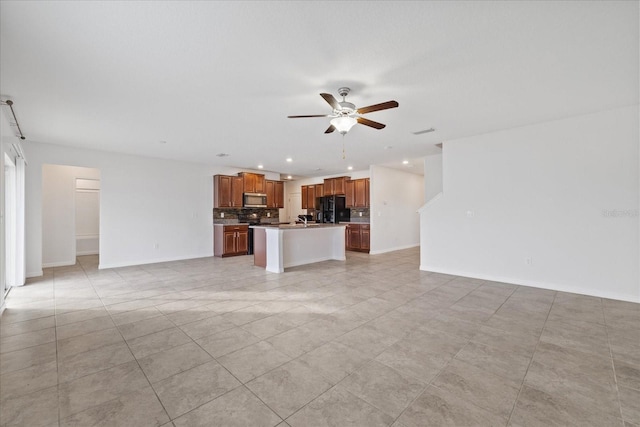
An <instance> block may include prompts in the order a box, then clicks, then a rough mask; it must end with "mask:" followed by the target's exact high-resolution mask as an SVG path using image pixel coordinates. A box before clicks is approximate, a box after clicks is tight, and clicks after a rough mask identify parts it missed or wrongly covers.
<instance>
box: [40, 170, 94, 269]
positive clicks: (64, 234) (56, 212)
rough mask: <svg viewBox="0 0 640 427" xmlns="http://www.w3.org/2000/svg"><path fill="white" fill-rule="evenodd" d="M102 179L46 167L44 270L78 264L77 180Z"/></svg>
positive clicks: (44, 175)
mask: <svg viewBox="0 0 640 427" xmlns="http://www.w3.org/2000/svg"><path fill="white" fill-rule="evenodd" d="M77 178H83V179H100V170H98V169H95V168H84V167H77V166H61V165H51V164H45V165H43V166H42V266H43V267H45V268H46V267H57V266H62V265H74V264H75V263H76V210H75V207H76V201H75V197H76V179H77Z"/></svg>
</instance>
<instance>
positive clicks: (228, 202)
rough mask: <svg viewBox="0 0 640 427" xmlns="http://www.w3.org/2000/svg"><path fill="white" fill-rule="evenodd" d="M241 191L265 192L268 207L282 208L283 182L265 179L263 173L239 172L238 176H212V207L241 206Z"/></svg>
mask: <svg viewBox="0 0 640 427" xmlns="http://www.w3.org/2000/svg"><path fill="white" fill-rule="evenodd" d="M242 193H267V207H268V208H284V182H282V181H271V180H269V181H267V180H266V179H265V177H264V175H261V174H257V173H250V172H240V173H239V174H238V176H229V175H215V176H214V177H213V207H214V208H241V207H242V205H243V203H242V202H243V200H242V199H243V197H242Z"/></svg>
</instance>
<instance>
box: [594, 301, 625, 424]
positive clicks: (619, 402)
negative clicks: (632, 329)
mask: <svg viewBox="0 0 640 427" xmlns="http://www.w3.org/2000/svg"><path fill="white" fill-rule="evenodd" d="M600 308H601V310H602V318H603V319H604V331H605V334H606V335H607V345H608V346H609V357H610V360H611V368H612V369H613V381H614V384H615V387H616V400H617V402H618V408H619V409H620V419H621V420H622V423H623V424H624V423H625V421H626V420H625V416H624V414H623V412H622V402H621V400H620V386H619V385H618V373H617V371H616V364H615V361H614V359H613V350H612V349H611V339H610V338H609V325H608V322H607V315H606V311H605V309H604V301H603V300H602V298H600Z"/></svg>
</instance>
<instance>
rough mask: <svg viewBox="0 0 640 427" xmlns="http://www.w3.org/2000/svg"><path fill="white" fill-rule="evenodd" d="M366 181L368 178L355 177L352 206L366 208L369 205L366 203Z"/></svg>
mask: <svg viewBox="0 0 640 427" xmlns="http://www.w3.org/2000/svg"><path fill="white" fill-rule="evenodd" d="M367 181H368V179H356V180H355V181H354V187H355V188H354V193H355V203H354V206H355V207H356V208H366V207H368V206H369V204H368V203H367V199H368V198H369V197H368V193H369V192H368V191H367V187H368V186H367Z"/></svg>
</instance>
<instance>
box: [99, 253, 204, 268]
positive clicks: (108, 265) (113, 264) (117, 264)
mask: <svg viewBox="0 0 640 427" xmlns="http://www.w3.org/2000/svg"><path fill="white" fill-rule="evenodd" d="M211 257H213V250H212V251H211V252H210V253H207V254H198V255H188V256H181V257H167V258H156V259H146V260H140V261H133V262H110V263H105V262H100V263H99V264H98V269H99V270H104V269H107V268H121V267H132V266H134V265H145V264H158V263H161V262H171V261H184V260H187V259H197V258H211Z"/></svg>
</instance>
